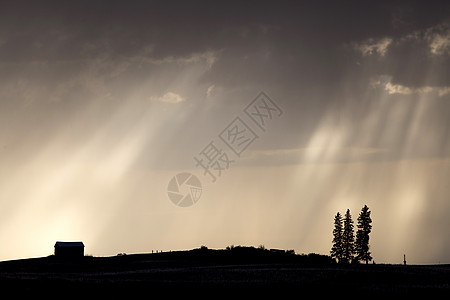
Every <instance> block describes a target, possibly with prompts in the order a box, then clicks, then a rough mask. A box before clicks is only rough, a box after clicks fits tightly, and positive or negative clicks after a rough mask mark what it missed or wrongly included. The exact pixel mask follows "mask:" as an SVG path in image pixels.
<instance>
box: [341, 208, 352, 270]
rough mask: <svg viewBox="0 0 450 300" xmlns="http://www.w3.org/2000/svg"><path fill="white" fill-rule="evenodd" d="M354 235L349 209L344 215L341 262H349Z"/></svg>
mask: <svg viewBox="0 0 450 300" xmlns="http://www.w3.org/2000/svg"><path fill="white" fill-rule="evenodd" d="M354 242H355V235H354V232H353V220H352V216H351V214H350V209H347V212H346V213H345V216H344V231H343V232H342V262H343V263H350V262H351V261H352V259H353V254H354V253H355V245H354Z"/></svg>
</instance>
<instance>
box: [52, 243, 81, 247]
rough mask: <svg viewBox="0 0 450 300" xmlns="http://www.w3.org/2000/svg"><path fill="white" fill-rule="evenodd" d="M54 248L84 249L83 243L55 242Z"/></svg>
mask: <svg viewBox="0 0 450 300" xmlns="http://www.w3.org/2000/svg"><path fill="white" fill-rule="evenodd" d="M56 247H67V248H69V247H84V244H83V242H56V243H55V248H56Z"/></svg>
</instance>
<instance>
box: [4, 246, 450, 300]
mask: <svg viewBox="0 0 450 300" xmlns="http://www.w3.org/2000/svg"><path fill="white" fill-rule="evenodd" d="M449 283H450V266H448V265H439V266H401V265H344V266H343V265H338V264H334V263H332V260H331V259H330V257H329V256H325V255H318V254H308V255H297V254H294V253H292V252H290V251H280V250H266V249H260V248H253V247H239V246H238V247H234V248H230V249H228V250H212V249H207V248H206V247H202V248H200V249H193V250H189V251H175V252H163V253H154V254H132V255H120V256H114V257H84V258H82V259H78V260H61V259H58V258H56V257H53V256H50V257H43V258H35V259H26V260H16V261H6V262H1V263H0V286H1V288H2V289H3V290H4V291H9V290H11V291H14V292H16V293H19V294H20V293H25V294H33V295H35V294H36V293H38V294H39V293H44V294H45V293H49V292H57V293H70V294H77V293H78V294H82V295H86V294H100V295H103V296H104V295H113V296H117V295H121V294H124V295H125V296H130V295H140V296H142V293H148V292H150V291H151V292H152V293H153V292H155V291H158V292H164V293H166V294H172V293H180V292H182V293H194V294H196V293H199V291H201V292H202V293H220V294H229V293H235V292H236V291H245V292H251V293H252V294H254V295H256V294H260V295H267V293H270V292H275V293H277V295H282V294H286V295H288V293H289V292H292V291H296V292H298V291H303V292H314V293H315V294H333V293H336V291H343V290H350V291H352V293H353V292H356V291H357V292H367V293H370V294H374V295H375V294H376V295H386V294H388V295H418V294H424V295H427V296H429V295H430V294H439V295H441V294H444V295H447V294H449V293H450V286H449ZM214 295H215V294H214Z"/></svg>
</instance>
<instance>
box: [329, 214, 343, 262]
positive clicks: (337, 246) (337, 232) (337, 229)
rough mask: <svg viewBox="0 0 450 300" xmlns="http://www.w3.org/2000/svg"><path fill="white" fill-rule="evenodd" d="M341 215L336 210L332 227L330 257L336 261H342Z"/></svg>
mask: <svg viewBox="0 0 450 300" xmlns="http://www.w3.org/2000/svg"><path fill="white" fill-rule="evenodd" d="M342 233H343V228H342V216H341V214H340V213H339V212H338V213H337V214H336V216H335V217H334V229H333V246H332V247H331V251H330V254H331V257H332V258H335V259H336V260H337V262H338V263H340V262H342V254H343V248H342Z"/></svg>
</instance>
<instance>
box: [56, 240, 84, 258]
mask: <svg viewBox="0 0 450 300" xmlns="http://www.w3.org/2000/svg"><path fill="white" fill-rule="evenodd" d="M55 256H56V257H64V258H79V257H83V256H84V244H83V242H56V244H55Z"/></svg>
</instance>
